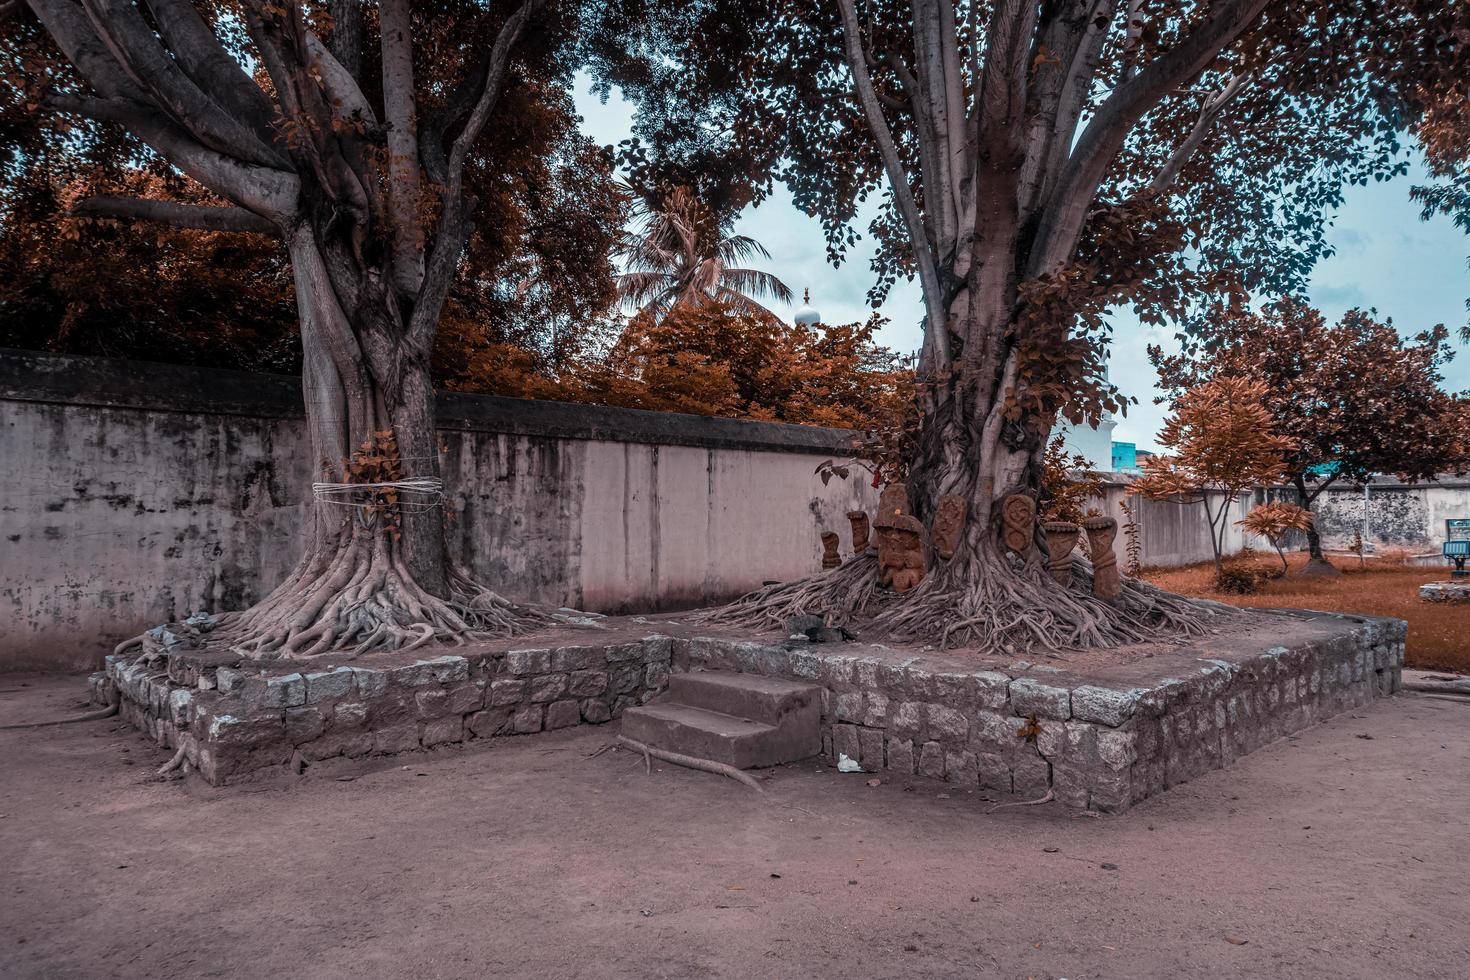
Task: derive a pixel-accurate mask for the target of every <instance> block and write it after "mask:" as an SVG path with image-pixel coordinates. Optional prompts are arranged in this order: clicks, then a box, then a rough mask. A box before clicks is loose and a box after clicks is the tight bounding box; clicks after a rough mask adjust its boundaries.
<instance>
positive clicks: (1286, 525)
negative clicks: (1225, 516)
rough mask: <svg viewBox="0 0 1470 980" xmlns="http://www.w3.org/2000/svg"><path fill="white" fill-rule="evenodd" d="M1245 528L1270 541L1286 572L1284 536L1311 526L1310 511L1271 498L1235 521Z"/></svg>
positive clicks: (1282, 570)
mask: <svg viewBox="0 0 1470 980" xmlns="http://www.w3.org/2000/svg"><path fill="white" fill-rule="evenodd" d="M1235 523H1236V524H1237V525H1239V526H1240V527H1242V528H1245V530H1247V531H1249V532H1250V533H1252V534H1255V535H1258V536H1259V537H1263V538H1265V539H1266V540H1267V541H1269V542H1271V547H1273V548H1275V549H1276V554H1277V555H1279V556H1280V557H1281V573H1282V574H1283V575H1285V574H1286V572H1287V568H1288V566H1287V564H1286V536H1287V534H1289V533H1290V532H1292V531H1302V532H1305V531H1306V530H1307V529H1308V528H1310V527H1311V526H1312V512H1311V511H1309V510H1307V509H1306V508H1305V507H1298V506H1297V505H1296V504H1293V503H1291V502H1289V501H1286V500H1272V501H1270V502H1269V503H1264V504H1261V505H1260V506H1259V507H1256V508H1254V509H1252V510H1251V512H1250V513H1249V514H1247V515H1246V516H1245V517H1244V518H1242V519H1241V520H1238V521H1236V522H1235Z"/></svg>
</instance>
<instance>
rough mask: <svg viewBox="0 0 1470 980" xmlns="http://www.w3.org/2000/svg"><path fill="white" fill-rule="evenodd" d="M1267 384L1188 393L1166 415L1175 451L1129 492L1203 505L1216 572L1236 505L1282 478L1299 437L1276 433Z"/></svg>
mask: <svg viewBox="0 0 1470 980" xmlns="http://www.w3.org/2000/svg"><path fill="white" fill-rule="evenodd" d="M1265 397H1266V386H1265V384H1263V383H1262V382H1260V381H1246V380H1245V379H1243V378H1237V377H1226V376H1222V377H1218V378H1214V379H1212V380H1210V381H1206V382H1205V383H1203V384H1201V385H1200V386H1199V387H1197V388H1192V389H1190V390H1189V391H1187V392H1185V393H1184V394H1182V395H1180V396H1179V398H1178V399H1176V400H1175V402H1174V412H1173V414H1171V415H1170V416H1169V417H1168V418H1167V419H1165V420H1164V427H1163V428H1162V429H1161V430H1160V431H1159V443H1160V445H1162V446H1165V447H1166V448H1168V449H1169V450H1170V452H1167V453H1156V454H1154V455H1152V456H1149V457H1148V458H1147V459H1144V460H1143V461H1142V462H1141V463H1140V464H1139V466H1140V468H1141V469H1142V471H1143V474H1142V475H1141V476H1140V477H1139V478H1138V479H1136V480H1134V481H1133V482H1132V483H1131V484H1129V485H1128V492H1129V493H1130V494H1136V495H1140V496H1144V497H1148V498H1150V499H1152V500H1177V501H1179V502H1181V503H1197V504H1199V505H1200V506H1201V507H1203V508H1204V512H1205V519H1206V520H1207V521H1209V525H1210V546H1211V547H1212V548H1213V549H1214V552H1215V577H1216V578H1219V577H1220V574H1221V571H1222V569H1221V565H1220V560H1221V556H1222V552H1223V551H1224V547H1225V529H1226V527H1228V526H1229V520H1230V507H1231V505H1232V504H1234V503H1235V501H1236V500H1238V499H1239V498H1240V495H1241V494H1242V493H1245V492H1246V491H1248V490H1250V489H1252V488H1254V487H1258V486H1261V485H1262V484H1270V483H1273V482H1275V481H1276V480H1278V479H1279V478H1280V477H1281V474H1282V471H1283V469H1284V466H1285V464H1284V463H1283V458H1284V457H1285V456H1286V455H1287V454H1288V453H1290V452H1292V450H1293V449H1294V448H1295V443H1294V442H1293V440H1292V439H1290V438H1288V437H1286V436H1279V435H1276V434H1274V432H1273V431H1272V421H1273V420H1272V418H1271V412H1270V410H1269V409H1267V408H1266V406H1265V404H1264V399H1265Z"/></svg>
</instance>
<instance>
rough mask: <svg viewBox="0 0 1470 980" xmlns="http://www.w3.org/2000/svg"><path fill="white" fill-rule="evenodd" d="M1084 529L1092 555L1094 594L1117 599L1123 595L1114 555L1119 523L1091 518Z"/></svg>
mask: <svg viewBox="0 0 1470 980" xmlns="http://www.w3.org/2000/svg"><path fill="white" fill-rule="evenodd" d="M1082 527H1083V529H1084V530H1086V531H1087V550H1088V551H1089V552H1090V553H1091V554H1092V594H1093V595H1095V596H1097V597H1098V598H1099V599H1107V600H1112V599H1116V598H1118V596H1120V595H1122V594H1123V579H1122V578H1121V577H1120V575H1119V574H1118V556H1117V555H1115V554H1114V553H1113V539H1114V538H1116V537H1117V536H1118V522H1117V521H1115V520H1114V519H1113V518H1111V517H1089V518H1087V519H1086V520H1084V521H1083V522H1082Z"/></svg>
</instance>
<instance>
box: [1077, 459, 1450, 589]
mask: <svg viewBox="0 0 1470 980" xmlns="http://www.w3.org/2000/svg"><path fill="white" fill-rule="evenodd" d="M1128 482H1129V478H1128V477H1127V476H1126V475H1125V474H1121V473H1114V474H1109V479H1108V483H1107V487H1106V490H1105V492H1104V494H1103V499H1102V500H1101V501H1095V504H1096V506H1097V507H1098V508H1099V509H1100V510H1102V511H1103V513H1105V514H1107V515H1109V516H1111V517H1115V518H1117V520H1118V524H1119V525H1120V526H1121V525H1123V524H1124V523H1125V522H1126V521H1127V520H1128V518H1127V515H1126V514H1124V513H1123V509H1122V507H1121V506H1120V503H1121V502H1122V501H1125V500H1126V501H1127V502H1128V504H1129V506H1131V507H1132V508H1133V510H1134V514H1135V516H1136V517H1137V519H1138V523H1139V543H1140V546H1141V551H1142V564H1144V565H1145V566H1155V567H1167V566H1172V565H1189V564H1193V563H1194V562H1201V561H1208V560H1210V558H1211V557H1212V556H1213V551H1212V550H1211V548H1210V533H1209V526H1208V524H1206V522H1205V516H1204V508H1203V507H1202V506H1201V505H1200V504H1198V503H1190V504H1184V503H1177V502H1175V501H1161V500H1147V499H1144V498H1142V497H1129V496H1127V493H1128ZM1268 499H1283V500H1290V501H1292V502H1295V501H1296V491H1295V490H1293V489H1292V488H1290V487H1270V488H1257V489H1255V490H1252V491H1250V492H1248V493H1245V494H1242V495H1241V496H1240V498H1239V499H1237V500H1236V501H1235V503H1233V504H1231V505H1230V508H1229V510H1230V514H1229V516H1228V518H1227V523H1226V528H1225V541H1224V548H1223V549H1222V550H1223V553H1224V554H1227V555H1228V554H1231V553H1233V552H1237V551H1239V550H1240V549H1241V548H1245V547H1250V548H1256V549H1258V550H1262V551H1269V550H1270V549H1271V543H1270V542H1269V541H1267V540H1266V539H1264V538H1260V537H1257V536H1256V535H1254V534H1247V533H1246V532H1244V531H1242V530H1241V529H1240V528H1239V527H1237V526H1236V524H1235V522H1236V521H1238V520H1240V519H1241V518H1243V517H1245V515H1246V514H1248V513H1250V511H1251V508H1252V507H1255V506H1256V505H1257V504H1261V503H1264V502H1265V501H1266V500H1268ZM1210 507H1211V509H1216V508H1218V507H1219V497H1218V496H1215V497H1212V498H1211V501H1210ZM1313 510H1314V511H1315V513H1316V515H1317V526H1318V528H1319V529H1320V530H1321V532H1322V542H1323V544H1324V546H1325V547H1327V548H1328V549H1329V550H1342V549H1346V548H1348V547H1349V546H1350V545H1352V543H1353V540H1354V536H1355V535H1356V534H1357V533H1358V532H1360V531H1361V530H1362V528H1363V490H1362V488H1361V487H1329V488H1328V489H1327V490H1325V491H1324V492H1323V493H1322V495H1321V496H1320V497H1318V498H1317V501H1316V503H1315V504H1314V505H1313ZM1368 516H1369V521H1368V531H1369V533H1368V536H1367V539H1368V542H1369V544H1370V545H1372V546H1373V548H1374V549H1382V548H1387V547H1402V548H1409V549H1410V550H1412V551H1416V552H1423V553H1432V554H1436V555H1437V554H1439V551H1440V547H1441V546H1442V545H1443V544H1444V540H1445V521H1446V519H1448V518H1470V479H1466V478H1458V477H1452V476H1444V477H1441V478H1439V479H1438V480H1436V481H1434V482H1432V483H1418V484H1407V483H1400V482H1399V481H1397V480H1395V479H1393V478H1392V477H1377V478H1375V480H1374V482H1373V484H1372V485H1371V487H1370V490H1369V494H1368ZM1126 543H1127V538H1126V536H1125V535H1123V534H1121V533H1120V534H1119V536H1118V542H1117V547H1118V551H1119V556H1120V559H1122V558H1124V557H1125V556H1124V554H1123V548H1124V546H1125V545H1126ZM1288 547H1289V548H1304V547H1306V537H1305V536H1304V535H1294V536H1293V537H1292V538H1291V539H1289V541H1288Z"/></svg>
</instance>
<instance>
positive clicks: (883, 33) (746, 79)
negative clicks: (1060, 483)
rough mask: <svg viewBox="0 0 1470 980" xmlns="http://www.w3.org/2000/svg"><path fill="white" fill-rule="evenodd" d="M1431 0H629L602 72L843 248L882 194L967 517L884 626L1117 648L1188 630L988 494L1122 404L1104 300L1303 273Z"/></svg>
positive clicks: (923, 478)
mask: <svg viewBox="0 0 1470 980" xmlns="http://www.w3.org/2000/svg"><path fill="white" fill-rule="evenodd" d="M650 14H652V16H650ZM1434 16H1436V12H1435V11H1434V9H1433V8H1427V7H1426V9H1425V10H1420V9H1418V8H1417V7H1416V6H1414V5H1409V4H1399V3H1389V4H1372V5H1363V4H1358V3H1349V2H1347V0H1335V2H1334V0H1313V2H1299V0H1297V2H1290V3H1288V2H1285V0H1154V2H1149V0H1128V2H1113V0H1044V2H1041V0H989V2H981V0H869V2H865V3H860V2H859V0H796V2H792V0H742V2H720V0H690V2H677V3H674V2H668V3H664V2H662V0H621V2H618V3H612V4H609V5H608V7H607V14H606V16H605V18H604V21H603V25H602V30H601V32H600V34H599V40H600V46H599V48H598V55H599V61H598V62H597V64H596V68H597V72H598V75H599V77H600V78H602V79H603V80H604V82H605V83H606V84H608V85H618V86H621V87H622V88H623V89H624V91H625V92H627V93H628V94H629V95H630V96H631V97H632V98H634V99H635V100H637V101H638V102H639V104H640V106H641V108H642V109H643V116H642V117H641V118H640V120H639V122H638V130H637V135H638V136H639V137H640V142H639V144H638V145H637V146H636V147H635V149H638V150H640V151H641V152H647V149H646V148H647V147H649V146H652V147H655V148H662V151H663V152H665V153H666V154H668V155H674V156H682V158H684V159H687V160H690V161H695V162H697V163H700V164H702V165H711V164H713V165H718V164H719V163H720V162H721V161H723V160H728V161H729V163H730V165H731V166H732V167H739V168H743V170H742V172H746V173H751V174H755V175H756V176H755V178H754V179H753V181H752V183H753V184H754V185H755V189H754V191H753V195H754V196H757V197H758V196H759V194H760V193H762V192H763V191H764V189H765V187H766V186H767V184H768V181H769V178H767V177H765V176H764V175H763V174H764V173H771V174H774V175H775V177H776V178H777V179H781V180H784V181H785V182H786V183H787V184H788V185H789V186H790V187H791V189H792V191H793V196H794V199H795V200H796V203H797V204H798V206H800V207H803V208H805V209H807V210H808V211H809V212H811V213H813V214H815V215H818V216H819V217H820V218H821V219H822V220H823V223H824V225H825V226H826V228H827V230H828V234H829V244H830V247H831V249H832V251H833V253H834V255H836V256H840V255H841V253H842V252H843V250H844V249H845V247H846V246H847V245H848V244H850V243H851V242H852V241H853V239H854V237H855V234H856V232H855V230H854V229H853V228H852V227H851V220H852V218H853V216H854V215H855V213H856V210H857V206H858V203H859V202H860V201H861V200H862V199H863V198H865V197H866V196H868V195H869V194H871V193H874V192H876V191H879V190H883V191H884V192H885V197H884V199H883V208H882V211H881V213H880V216H879V218H878V220H877V222H876V223H875V225H874V226H873V227H872V229H871V231H872V232H873V234H874V235H875V237H876V238H877V239H878V242H879V245H880V249H879V253H878V259H877V272H878V276H879V284H878V289H877V292H878V294H880V295H881V293H882V292H883V291H884V289H886V287H887V285H888V284H890V283H891V282H892V281H893V280H894V279H895V278H896V277H897V276H900V275H903V276H912V277H914V278H917V280H918V281H919V283H920V285H921V288H922V293H923V301H924V313H925V330H924V344H923V351H922V357H921V363H920V373H921V376H922V377H923V379H924V380H925V381H926V382H927V385H928V388H927V395H926V396H925V397H924V399H923V401H922V404H921V406H920V409H921V418H920V424H919V427H918V432H917V439H916V441H915V443H914V446H913V449H912V451H911V453H910V454H909V467H908V473H909V476H908V486H909V491H910V496H911V498H912V505H913V509H914V511H915V512H916V513H917V514H918V515H919V516H920V517H928V516H929V515H932V514H933V513H935V510H936V507H937V502H938V500H939V498H940V497H941V496H943V495H960V496H962V497H964V498H965V500H966V501H968V504H969V507H968V516H969V524H968V529H967V532H966V537H965V540H964V541H963V543H962V544H961V546H960V547H959V548H958V549H957V550H956V551H955V555H954V557H953V558H952V559H950V560H949V561H947V562H943V563H941V564H940V565H939V566H938V567H936V568H935V569H933V570H931V572H930V574H929V575H928V577H927V578H926V579H925V580H924V583H923V585H922V586H921V587H920V588H919V589H916V590H914V591H912V592H910V593H908V594H906V595H905V596H903V597H902V598H901V599H898V600H896V601H893V602H891V603H889V604H888V605H887V607H886V608H885V609H883V610H882V611H881V613H880V614H879V616H878V619H877V626H878V627H879V628H880V629H888V630H891V631H893V632H895V633H898V634H900V635H903V634H911V635H913V634H919V635H938V636H942V637H944V638H946V639H947V640H949V641H951V642H955V641H968V640H974V641H980V642H1000V643H1008V642H1011V641H1016V642H1033V641H1035V642H1040V643H1043V644H1058V643H1082V644H1103V643H1113V642H1119V641H1126V640H1129V639H1134V638H1137V637H1139V636H1142V635H1147V634H1148V633H1149V632H1150V631H1151V630H1152V629H1155V628H1157V627H1159V626H1165V627H1167V628H1174V627H1184V628H1188V626H1189V623H1188V621H1187V619H1181V618H1176V617H1172V616H1162V617H1161V616H1160V615H1159V614H1160V612H1161V610H1162V609H1163V606H1162V605H1161V602H1160V600H1159V599H1158V597H1156V596H1153V595H1145V594H1143V592H1142V591H1141V587H1140V586H1137V585H1136V584H1130V586H1129V589H1128V591H1126V592H1125V597H1124V600H1123V601H1122V602H1121V603H1119V604H1117V605H1107V604H1105V603H1102V602H1100V601H1097V600H1094V599H1093V598H1092V597H1090V596H1084V595H1081V594H1078V593H1076V592H1063V591H1059V590H1058V588H1057V587H1056V586H1055V585H1054V584H1053V583H1052V582H1051V581H1050V580H1049V578H1048V577H1047V576H1046V575H1045V574H1044V573H1043V572H1042V570H1041V569H1040V567H1039V565H1040V563H1039V562H1038V561H1036V560H1035V555H1034V554H1031V555H1027V556H1024V560H1022V561H1016V560H1013V559H1012V558H1011V557H1010V556H1008V555H1007V554H1006V553H1005V551H1004V549H1003V548H1002V545H1001V543H1000V541H999V536H998V534H997V527H998V520H999V509H1000V508H999V505H1000V501H1001V500H1002V499H1003V498H1004V497H1006V496H1007V495H1008V494H1013V493H1025V494H1030V495H1035V494H1036V493H1037V489H1038V482H1039V478H1040V472H1041V469H1042V460H1043V457H1044V453H1045V447H1046V444H1047V436H1048V433H1049V431H1050V429H1051V427H1052V425H1053V424H1054V422H1055V419H1056V418H1057V416H1058V414H1064V415H1066V416H1067V417H1069V418H1076V419H1081V418H1091V419H1095V418H1097V417H1098V416H1100V415H1101V414H1102V413H1103V412H1104V411H1107V410H1110V409H1116V408H1121V407H1122V404H1121V402H1122V399H1120V398H1119V396H1118V395H1117V393H1116V392H1115V391H1114V390H1113V389H1111V387H1110V386H1108V385H1107V384H1106V382H1105V381H1104V379H1103V377H1102V372H1101V363H1102V362H1101V357H1100V347H1101V345H1100V344H1099V343H1098V342H1097V341H1098V339H1099V334H1100V333H1102V332H1104V331H1105V329H1106V320H1105V317H1104V313H1105V311H1106V310H1107V309H1108V308H1109V307H1110V306H1113V305H1118V304H1124V305H1131V306H1133V307H1134V308H1135V309H1136V310H1137V312H1138V313H1139V314H1140V315H1141V316H1142V317H1143V318H1144V319H1145V320H1146V321H1148V322H1161V321H1162V320H1163V319H1164V318H1165V317H1167V316H1171V315H1172V316H1177V315H1180V314H1181V313H1183V312H1184V307H1185V305H1186V304H1185V301H1186V300H1187V299H1189V298H1191V297H1193V296H1197V295H1199V293H1200V292H1201V291H1202V289H1203V287H1205V286H1209V285H1223V284H1224V283H1227V282H1234V283H1235V284H1236V285H1238V286H1242V287H1246V288H1251V289H1257V290H1266V291H1268V292H1269V291H1276V292H1280V291H1285V290H1289V289H1292V288H1299V287H1300V286H1301V284H1302V283H1303V282H1304V281H1305V277H1306V275H1307V273H1308V272H1309V271H1310V269H1311V265H1312V263H1313V261H1314V260H1315V259H1316V257H1317V256H1319V255H1320V254H1321V253H1322V251H1323V249H1324V248H1325V245H1324V241H1325V239H1324V236H1323V221H1322V218H1321V213H1322V210H1323V209H1324V208H1325V207H1329V206H1330V205H1332V204H1333V203H1335V202H1336V201H1337V200H1338V199H1339V196H1340V193H1341V191H1340V188H1341V186H1342V185H1343V184H1344V183H1345V182H1346V181H1349V180H1363V179H1367V177H1368V176H1369V175H1373V174H1379V175H1381V174H1386V173H1389V172H1392V171H1393V170H1394V169H1395V168H1396V167H1397V166H1398V164H1397V163H1396V161H1395V159H1394V153H1395V151H1396V150H1397V149H1398V135H1397V134H1398V132H1399V129H1400V127H1401V125H1402V123H1403V117H1402V116H1401V115H1400V114H1399V113H1398V111H1397V110H1398V109H1399V104H1400V101H1401V100H1396V97H1397V95H1398V93H1400V92H1401V91H1402V88H1403V86H1402V84H1401V77H1402V75H1403V71H1402V66H1403V64H1404V63H1405V62H1406V61H1408V60H1410V55H1412V56H1413V57H1414V58H1419V57H1421V56H1422V55H1423V53H1422V52H1421V51H1420V44H1419V42H1420V41H1421V40H1422V39H1423V38H1424V37H1425V36H1430V35H1433V33H1434V31H1435V30H1436V29H1437V27H1436V26H1435V25H1428V26H1426V24H1425V23H1424V22H1425V20H1426V19H1428V18H1432V17H1434ZM1443 16H1444V17H1451V16H1457V14H1452V13H1445V14H1443ZM650 51H652V52H655V53H656V54H657V55H659V57H654V58H649V57H648V54H649V52H650ZM1427 56H1428V57H1440V53H1439V52H1437V51H1432V52H1429V54H1428V55H1427ZM1456 57H1462V58H1463V52H1458V53H1457V54H1456ZM722 153H723V154H724V155H723V156H722ZM762 166H764V167H766V168H768V169H767V170H765V171H763V170H762ZM875 298H876V297H875ZM842 574H843V576H846V577H848V578H850V577H851V575H852V574H853V573H852V572H851V571H850V570H849V571H845V572H843V573H842ZM836 578H837V577H836V576H834V577H833V581H834V587H833V590H832V591H829V592H827V593H823V594H821V598H820V599H819V600H818V604H822V605H823V608H824V610H825V611H828V612H829V613H832V614H834V615H837V614H841V613H844V612H854V611H857V609H858V608H859V607H866V606H867V605H868V603H869V599H870V598H871V596H872V590H871V589H864V588H857V589H853V588H849V587H848V585H847V581H846V578H844V580H843V582H841V583H837V582H836ZM817 591H818V592H819V593H820V590H817ZM839 593H840V595H839ZM811 594H812V591H811V590H807V589H805V588H803V589H798V590H795V591H793V593H792V601H793V602H796V601H809V600H810V598H811Z"/></svg>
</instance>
